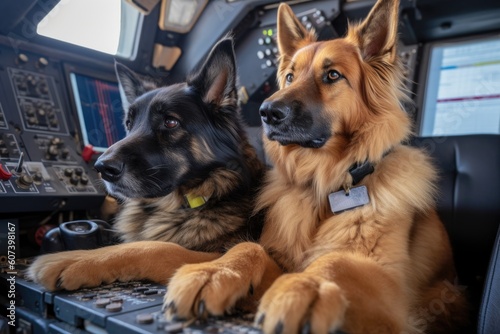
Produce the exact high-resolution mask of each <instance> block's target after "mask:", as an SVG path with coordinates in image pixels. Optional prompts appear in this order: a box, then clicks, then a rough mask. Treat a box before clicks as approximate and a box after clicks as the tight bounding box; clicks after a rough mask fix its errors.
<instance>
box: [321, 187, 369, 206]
mask: <svg viewBox="0 0 500 334" xmlns="http://www.w3.org/2000/svg"><path fill="white" fill-rule="evenodd" d="M328 201H329V202H330V208H331V209H332V212H333V213H341V212H343V211H347V210H351V209H354V208H357V207H358V206H362V205H365V204H368V203H370V197H369V196H368V189H366V186H359V187H354V188H351V191H350V192H349V195H348V194H347V193H346V192H345V191H344V190H340V191H336V192H334V193H331V194H330V195H328Z"/></svg>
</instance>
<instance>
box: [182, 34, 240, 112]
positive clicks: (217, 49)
mask: <svg viewBox="0 0 500 334" xmlns="http://www.w3.org/2000/svg"><path fill="white" fill-rule="evenodd" d="M187 83H188V85H189V86H191V87H193V88H194V89H196V90H197V91H198V92H199V93H200V94H201V96H202V98H203V101H204V102H205V103H207V104H214V105H217V106H223V105H235V104H236V101H237V92H236V60H235V56H234V49H233V40H232V39H231V38H224V39H222V40H221V41H219V42H218V43H217V44H216V45H215V46H214V47H213V48H212V51H211V52H210V54H209V56H208V58H207V60H206V61H205V63H204V64H203V66H202V67H201V69H200V70H199V71H198V72H196V73H193V74H192V75H190V76H189V78H188V80H187Z"/></svg>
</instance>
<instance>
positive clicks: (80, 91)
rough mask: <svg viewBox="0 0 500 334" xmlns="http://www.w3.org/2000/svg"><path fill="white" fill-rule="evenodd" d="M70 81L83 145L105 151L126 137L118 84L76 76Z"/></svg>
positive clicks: (71, 74) (75, 74)
mask: <svg viewBox="0 0 500 334" xmlns="http://www.w3.org/2000/svg"><path fill="white" fill-rule="evenodd" d="M70 80H71V86H72V88H73V94H74V97H75V103H76V108H77V111H78V119H79V121H80V126H81V131H82V139H83V143H84V145H88V144H90V145H92V146H94V150H95V151H97V152H104V151H105V150H106V148H108V147H109V146H111V145H112V144H114V143H116V142H117V141H118V140H120V139H122V138H123V137H125V134H126V132H125V127H124V126H123V108H122V104H121V99H120V91H119V88H118V84H117V83H116V82H111V81H106V80H101V79H97V78H93V77H89V76H85V75H81V74H77V73H70Z"/></svg>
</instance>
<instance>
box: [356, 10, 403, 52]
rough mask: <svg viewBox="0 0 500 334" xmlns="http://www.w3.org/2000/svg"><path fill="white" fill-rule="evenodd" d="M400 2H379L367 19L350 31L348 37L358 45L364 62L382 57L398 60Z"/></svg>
mask: <svg viewBox="0 0 500 334" xmlns="http://www.w3.org/2000/svg"><path fill="white" fill-rule="evenodd" d="M398 11H399V0H378V1H377V3H376V4H375V6H374V7H373V8H372V10H371V11H370V13H369V14H368V16H367V17H366V19H365V20H364V21H363V22H362V23H361V24H360V25H358V26H355V27H352V28H350V29H349V33H348V36H349V37H350V38H353V39H354V40H355V42H356V43H357V44H358V46H359V48H360V50H361V55H362V57H363V59H364V60H368V59H371V58H374V57H382V58H383V59H386V60H387V61H389V62H394V61H395V59H396V43H397V39H398V38H397V33H398Z"/></svg>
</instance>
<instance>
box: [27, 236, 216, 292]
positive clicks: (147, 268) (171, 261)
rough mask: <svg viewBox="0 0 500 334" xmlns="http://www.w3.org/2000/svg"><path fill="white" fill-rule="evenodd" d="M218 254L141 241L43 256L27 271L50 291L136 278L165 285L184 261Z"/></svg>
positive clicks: (211, 257) (203, 259) (207, 259)
mask: <svg viewBox="0 0 500 334" xmlns="http://www.w3.org/2000/svg"><path fill="white" fill-rule="evenodd" d="M219 256H220V254H217V253H203V252H195V251H191V250H188V249H186V248H184V247H182V246H179V245H177V244H174V243H169V242H161V241H138V242H130V243H125V244H119V245H114V246H108V247H103V248H98V249H92V250H75V251H67V252H60V253H54V254H47V255H42V256H40V257H38V258H37V259H36V260H35V262H34V263H33V264H32V265H31V266H30V267H29V269H28V271H27V274H28V277H29V278H31V279H32V280H33V281H35V282H37V283H40V284H42V285H43V286H44V287H46V288H47V289H49V290H56V289H66V290H76V289H78V288H81V287H94V286H98V285H100V284H101V283H110V282H113V281H130V280H137V279H148V280H151V281H153V282H156V283H163V284H166V283H167V282H168V280H169V279H170V278H171V277H172V275H173V273H174V272H175V270H176V269H178V268H179V267H180V266H182V265H183V264H186V263H198V262H204V261H211V260H214V259H216V258H218V257H219Z"/></svg>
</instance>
